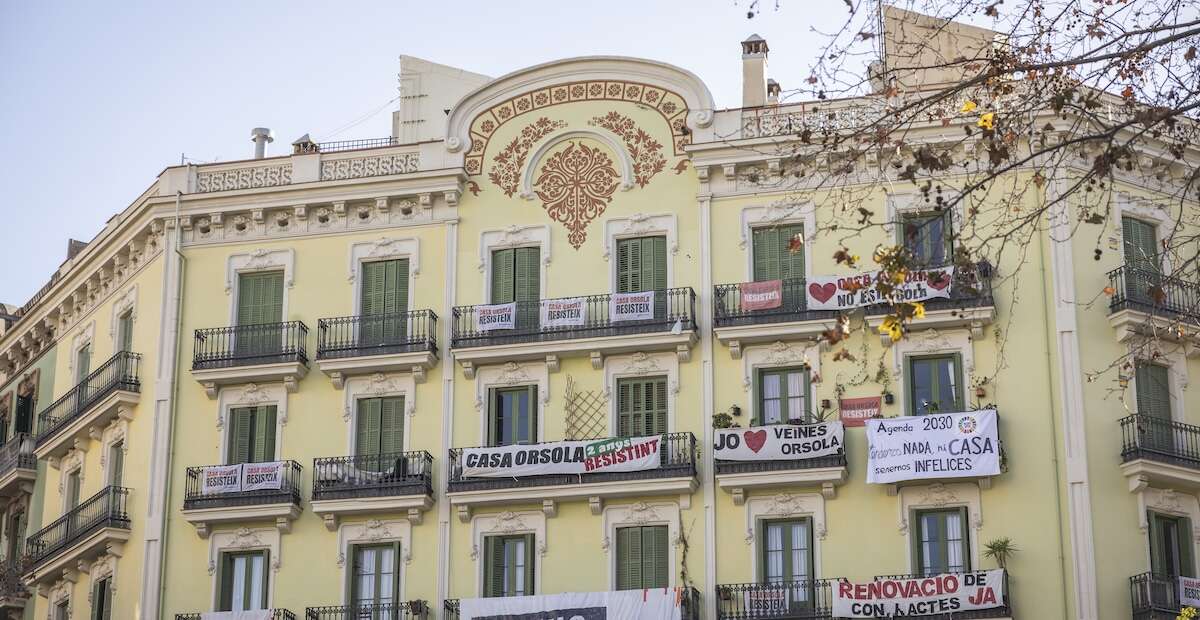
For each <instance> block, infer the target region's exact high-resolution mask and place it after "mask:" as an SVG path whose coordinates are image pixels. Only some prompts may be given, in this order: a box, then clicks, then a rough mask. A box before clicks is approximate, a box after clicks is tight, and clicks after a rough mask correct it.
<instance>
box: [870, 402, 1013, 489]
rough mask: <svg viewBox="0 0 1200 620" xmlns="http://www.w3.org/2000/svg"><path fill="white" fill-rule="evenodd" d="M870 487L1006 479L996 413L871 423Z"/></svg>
mask: <svg viewBox="0 0 1200 620" xmlns="http://www.w3.org/2000/svg"><path fill="white" fill-rule="evenodd" d="M865 426H866V429H867V482H870V483H876V484H890V483H893V482H902V481H904V480H923V479H937V478H975V477H980V476H996V475H999V474H1000V439H999V434H998V432H997V429H996V410H994V409H980V410H979V411H969V412H966V413H934V414H929V415H919V416H912V417H904V418H875V419H871V420H867V421H866V424H865Z"/></svg>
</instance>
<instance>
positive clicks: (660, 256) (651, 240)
mask: <svg viewBox="0 0 1200 620" xmlns="http://www.w3.org/2000/svg"><path fill="white" fill-rule="evenodd" d="M642 274H643V275H642V290H644V291H661V290H665V289H666V288H667V238H666V237H645V238H643V239H642Z"/></svg>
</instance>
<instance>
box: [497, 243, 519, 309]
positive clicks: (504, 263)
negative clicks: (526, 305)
mask: <svg viewBox="0 0 1200 620" xmlns="http://www.w3.org/2000/svg"><path fill="white" fill-rule="evenodd" d="M514 253H515V252H514V250H511V249H509V250H496V251H495V252H492V303H494V304H506V303H509V302H511V301H514V300H515V297H514V295H515V294H516V293H515V290H514V287H515V284H516V281H515V277H516V265H515V258H514V257H513V255H514Z"/></svg>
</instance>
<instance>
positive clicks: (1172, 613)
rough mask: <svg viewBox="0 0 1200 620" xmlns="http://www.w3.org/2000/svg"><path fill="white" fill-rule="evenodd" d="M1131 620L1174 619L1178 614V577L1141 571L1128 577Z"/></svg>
mask: <svg viewBox="0 0 1200 620" xmlns="http://www.w3.org/2000/svg"><path fill="white" fill-rule="evenodd" d="M1129 600H1130V602H1131V603H1132V605H1133V620H1175V618H1176V617H1178V616H1179V609H1180V606H1179V579H1178V578H1176V577H1169V576H1166V575H1155V574H1153V573H1142V574H1140V575H1134V576H1132V577H1130V578H1129Z"/></svg>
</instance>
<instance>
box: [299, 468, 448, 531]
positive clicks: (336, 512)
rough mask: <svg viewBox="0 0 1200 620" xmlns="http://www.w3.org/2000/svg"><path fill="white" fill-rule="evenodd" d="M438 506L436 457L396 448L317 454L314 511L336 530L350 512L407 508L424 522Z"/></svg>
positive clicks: (411, 515) (416, 521) (413, 517)
mask: <svg viewBox="0 0 1200 620" xmlns="http://www.w3.org/2000/svg"><path fill="white" fill-rule="evenodd" d="M432 507H433V456H431V455H430V454H429V453H428V452H395V453H390V454H366V455H359V456H338V457H331V458H319V459H313V491H312V511H313V512H314V513H316V514H318V515H321V518H323V519H324V520H325V527H327V528H328V529H329V531H331V532H335V531H337V523H338V519H339V518H341V517H345V516H351V515H362V514H373V513H380V512H404V513H407V514H408V519H409V521H411V522H412V523H413V524H419V523H421V521H422V519H423V516H424V513H425V511H426V510H429V509H430V508H432Z"/></svg>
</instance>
